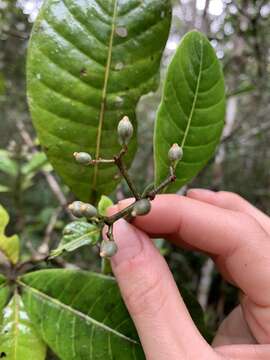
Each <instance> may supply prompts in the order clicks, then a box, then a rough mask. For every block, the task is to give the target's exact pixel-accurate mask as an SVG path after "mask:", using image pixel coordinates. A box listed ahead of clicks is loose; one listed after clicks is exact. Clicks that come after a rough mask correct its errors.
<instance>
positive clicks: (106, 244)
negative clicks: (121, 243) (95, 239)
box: [100, 240, 118, 258]
mask: <svg viewBox="0 0 270 360" xmlns="http://www.w3.org/2000/svg"><path fill="white" fill-rule="evenodd" d="M117 250H118V247H117V245H116V243H115V241H112V240H103V241H102V243H101V246H100V256H101V257H107V258H110V257H112V256H114V255H115V254H116V253H117Z"/></svg>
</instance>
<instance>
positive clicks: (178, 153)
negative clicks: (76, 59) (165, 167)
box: [168, 144, 183, 161]
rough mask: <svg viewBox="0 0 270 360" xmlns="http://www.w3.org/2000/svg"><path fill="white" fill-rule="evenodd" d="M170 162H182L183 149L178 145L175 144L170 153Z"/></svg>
mask: <svg viewBox="0 0 270 360" xmlns="http://www.w3.org/2000/svg"><path fill="white" fill-rule="evenodd" d="M168 157H169V160H170V161H180V160H181V159H182V157H183V149H182V148H181V147H180V146H179V145H178V144H173V146H172V147H171V148H170V150H169V152H168Z"/></svg>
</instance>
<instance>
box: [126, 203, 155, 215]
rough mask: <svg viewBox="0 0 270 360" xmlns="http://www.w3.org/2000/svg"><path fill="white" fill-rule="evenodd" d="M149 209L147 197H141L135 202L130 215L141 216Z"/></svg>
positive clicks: (149, 204)
mask: <svg viewBox="0 0 270 360" xmlns="http://www.w3.org/2000/svg"><path fill="white" fill-rule="evenodd" d="M150 210H151V202H150V200H148V199H142V200H139V201H137V202H136V204H135V205H134V207H133V210H132V213H131V215H132V216H142V215H146V214H148V213H149V212H150Z"/></svg>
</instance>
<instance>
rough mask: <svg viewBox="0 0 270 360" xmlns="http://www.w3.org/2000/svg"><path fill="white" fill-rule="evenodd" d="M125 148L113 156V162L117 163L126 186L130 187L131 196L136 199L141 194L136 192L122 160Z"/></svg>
mask: <svg viewBox="0 0 270 360" xmlns="http://www.w3.org/2000/svg"><path fill="white" fill-rule="evenodd" d="M126 151H127V149H126V148H123V149H122V150H121V152H120V154H119V155H117V156H115V157H114V162H115V164H116V165H117V167H118V169H119V171H120V173H121V175H122V176H123V178H124V179H125V180H126V183H127V184H128V187H129V188H130V191H131V192H132V194H133V196H134V197H135V199H136V200H140V199H141V195H140V194H139V193H138V191H137V189H136V186H135V185H134V183H133V181H132V180H131V178H130V176H129V174H128V171H127V168H126V166H125V164H124V162H123V156H124V155H125V153H126Z"/></svg>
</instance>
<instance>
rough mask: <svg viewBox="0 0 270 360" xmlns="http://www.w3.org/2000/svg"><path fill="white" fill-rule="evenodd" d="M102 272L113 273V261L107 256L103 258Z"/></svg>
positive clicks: (105, 273)
mask: <svg viewBox="0 0 270 360" xmlns="http://www.w3.org/2000/svg"><path fill="white" fill-rule="evenodd" d="M101 272H102V274H103V275H111V274H112V267H111V262H110V260H109V259H108V258H106V257H104V258H102V259H101Z"/></svg>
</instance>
